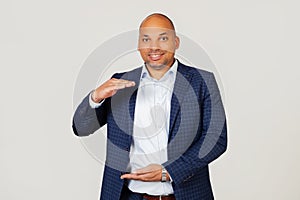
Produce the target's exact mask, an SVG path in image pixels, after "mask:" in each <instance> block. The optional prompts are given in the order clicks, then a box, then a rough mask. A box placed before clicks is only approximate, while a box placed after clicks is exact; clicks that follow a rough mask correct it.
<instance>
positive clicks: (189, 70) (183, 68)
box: [177, 61, 214, 82]
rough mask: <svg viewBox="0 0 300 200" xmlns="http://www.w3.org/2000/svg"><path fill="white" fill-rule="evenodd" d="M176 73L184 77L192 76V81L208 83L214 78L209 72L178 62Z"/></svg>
mask: <svg viewBox="0 0 300 200" xmlns="http://www.w3.org/2000/svg"><path fill="white" fill-rule="evenodd" d="M177 72H179V73H181V74H183V75H185V74H187V75H192V76H193V80H194V81H195V80H199V81H205V82H206V81H208V80H209V79H211V78H212V77H214V74H213V73H212V72H210V71H207V70H203V69H200V68H199V67H196V66H188V65H185V64H183V63H181V62H179V61H178V70H177Z"/></svg>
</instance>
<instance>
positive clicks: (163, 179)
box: [161, 167, 168, 182]
mask: <svg viewBox="0 0 300 200" xmlns="http://www.w3.org/2000/svg"><path fill="white" fill-rule="evenodd" d="M167 180H168V172H167V170H166V169H165V168H164V167H162V168H161V182H166V181H167Z"/></svg>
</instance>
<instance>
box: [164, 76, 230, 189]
mask: <svg viewBox="0 0 300 200" xmlns="http://www.w3.org/2000/svg"><path fill="white" fill-rule="evenodd" d="M205 82H206V87H205V89H204V93H203V94H204V95H203V99H202V100H201V101H202V102H200V104H201V110H202V113H201V116H202V117H201V118H200V120H201V121H200V122H199V123H200V124H202V126H200V127H201V129H200V133H198V134H200V137H199V139H197V140H196V141H195V142H193V143H192V144H191V146H190V147H189V148H188V149H187V150H186V151H185V152H184V153H183V154H182V155H181V156H180V157H178V158H177V159H176V160H175V161H168V162H166V163H164V164H163V165H164V167H165V168H166V170H167V171H168V173H169V174H170V176H171V177H172V180H173V183H174V184H176V185H178V184H181V183H183V182H185V181H187V180H188V179H190V178H191V177H193V176H194V175H195V174H197V173H198V172H199V170H201V168H203V167H206V166H207V165H208V164H209V163H210V162H212V161H213V160H215V159H216V158H218V157H219V156H220V155H221V154H222V153H224V152H225V151H226V148H227V128H226V117H225V112H224V107H223V104H222V100H221V95H220V92H219V89H218V86H217V82H216V80H215V77H214V75H213V74H212V73H210V75H209V78H207V81H205Z"/></svg>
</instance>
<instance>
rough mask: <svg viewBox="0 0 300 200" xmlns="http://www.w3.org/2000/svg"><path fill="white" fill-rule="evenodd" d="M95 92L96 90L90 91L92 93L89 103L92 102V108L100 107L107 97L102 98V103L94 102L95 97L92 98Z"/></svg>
mask: <svg viewBox="0 0 300 200" xmlns="http://www.w3.org/2000/svg"><path fill="white" fill-rule="evenodd" d="M93 92H94V91H92V92H90V94H89V103H90V106H91V108H98V107H100V106H101V105H102V104H103V102H104V101H105V99H104V100H102V101H100V103H96V102H94V101H93V99H92V94H93Z"/></svg>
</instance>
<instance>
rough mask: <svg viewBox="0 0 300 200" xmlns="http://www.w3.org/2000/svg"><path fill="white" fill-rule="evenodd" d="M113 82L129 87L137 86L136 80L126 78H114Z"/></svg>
mask: <svg viewBox="0 0 300 200" xmlns="http://www.w3.org/2000/svg"><path fill="white" fill-rule="evenodd" d="M111 82H112V83H113V84H125V85H126V86H127V87H132V86H135V82H134V81H129V80H125V79H115V78H112V79H111Z"/></svg>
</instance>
